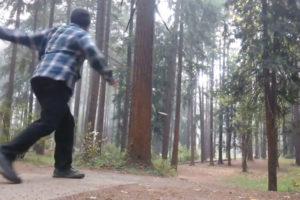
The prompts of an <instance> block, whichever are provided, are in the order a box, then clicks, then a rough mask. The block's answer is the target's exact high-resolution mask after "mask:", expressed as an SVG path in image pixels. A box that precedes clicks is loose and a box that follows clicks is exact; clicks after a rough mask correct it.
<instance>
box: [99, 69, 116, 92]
mask: <svg viewBox="0 0 300 200" xmlns="http://www.w3.org/2000/svg"><path fill="white" fill-rule="evenodd" d="M102 76H103V77H104V78H105V80H106V81H107V83H108V84H109V85H110V86H113V87H114V88H117V87H118V82H117V81H115V79H114V78H113V75H112V70H107V69H106V70H103V72H102Z"/></svg>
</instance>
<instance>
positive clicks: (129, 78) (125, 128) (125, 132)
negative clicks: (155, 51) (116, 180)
mask: <svg viewBox="0 0 300 200" xmlns="http://www.w3.org/2000/svg"><path fill="white" fill-rule="evenodd" d="M133 7H134V0H131V1H130V15H131V21H130V22H129V23H130V24H129V30H128V31H129V33H128V41H127V72H126V94H125V101H124V113H123V121H122V123H123V124H122V132H121V152H124V151H125V149H126V146H127V145H126V144H127V138H128V113H129V102H130V92H131V83H132V42H133V38H132V37H133V16H134V15H133V12H134V10H133Z"/></svg>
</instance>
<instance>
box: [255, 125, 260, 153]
mask: <svg viewBox="0 0 300 200" xmlns="http://www.w3.org/2000/svg"><path fill="white" fill-rule="evenodd" d="M254 131H255V133H254V134H255V136H254V137H255V138H254V139H255V141H254V142H255V157H254V158H255V159H259V146H260V145H259V139H258V133H259V122H258V120H257V119H256V120H255V130H254Z"/></svg>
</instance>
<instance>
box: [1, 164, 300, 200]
mask: <svg viewBox="0 0 300 200" xmlns="http://www.w3.org/2000/svg"><path fill="white" fill-rule="evenodd" d="M281 167H282V168H284V167H285V166H281ZM15 168H16V170H17V171H18V173H19V174H20V176H21V177H22V179H23V183H22V184H18V185H14V184H8V183H7V181H6V180H4V179H3V178H2V177H0V199H1V200H2V199H3V200H4V199H5V200H35V199H36V200H47V199H52V200H54V199H55V200H89V199H97V200H129V199H130V200H135V199H143V200H183V199H184V200H194V199H195V200H196V199H199V200H202V199H203V200H206V199H207V200H229V199H232V200H235V199H238V200H264V199H270V200H271V199H272V200H277V199H278V200H279V199H280V200H285V199H289V200H297V199H298V200H299V199H300V193H297V192H267V191H262V190H249V189H241V187H236V186H230V185H228V184H224V182H226V180H228V179H229V178H230V177H232V176H234V175H236V174H240V173H241V167H240V161H233V166H232V167H228V166H227V165H225V164H224V165H215V166H214V167H211V166H209V165H208V164H207V163H205V164H200V163H197V164H196V166H189V165H180V166H179V168H178V176H177V177H171V178H168V177H167V178H164V177H155V176H145V175H133V174H126V173H121V172H115V171H107V170H91V169H81V170H83V171H84V172H85V173H86V177H85V178H84V179H82V180H69V179H54V178H51V174H52V170H53V169H52V167H49V166H44V165H39V166H36V165H32V164H28V163H22V162H17V163H16V165H15ZM249 171H250V176H257V177H265V176H267V173H266V172H267V162H266V161H264V160H255V161H254V162H249Z"/></svg>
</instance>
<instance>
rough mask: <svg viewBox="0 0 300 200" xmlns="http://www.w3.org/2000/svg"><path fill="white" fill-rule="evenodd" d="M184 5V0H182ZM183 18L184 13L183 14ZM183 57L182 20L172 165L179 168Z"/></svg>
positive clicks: (181, 25) (181, 23) (181, 24)
mask: <svg viewBox="0 0 300 200" xmlns="http://www.w3.org/2000/svg"><path fill="white" fill-rule="evenodd" d="M181 6H182V1H181ZM181 19H182V14H181ZM182 57H183V22H182V20H181V21H180V30H179V46H178V71H177V84H176V111H175V129H174V141H173V152H172V160H171V165H172V166H173V167H174V168H175V169H177V165H178V143H179V129H180V108H181V79H182Z"/></svg>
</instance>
